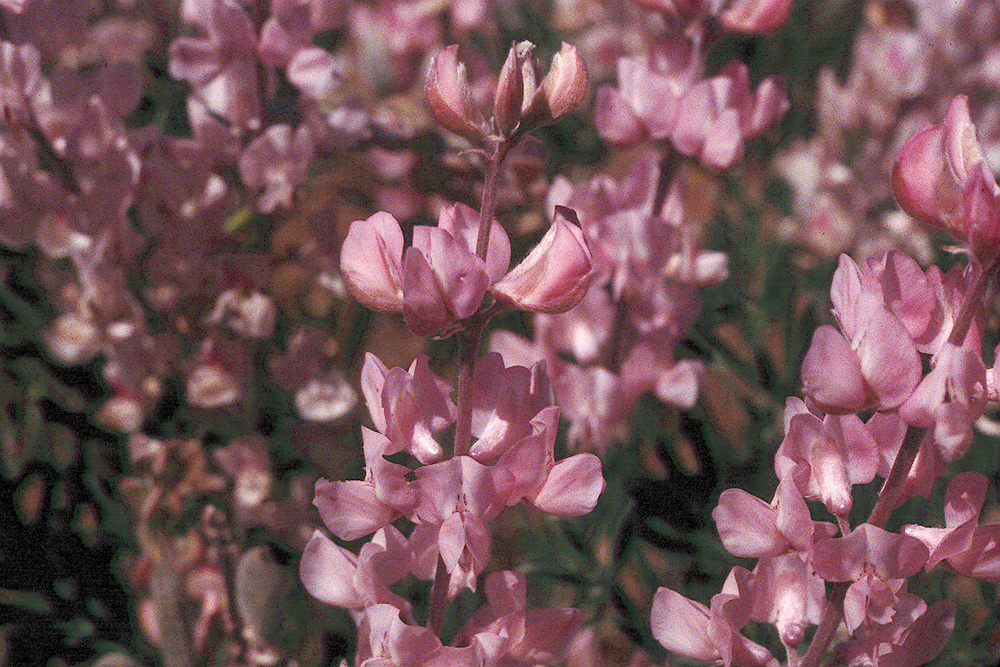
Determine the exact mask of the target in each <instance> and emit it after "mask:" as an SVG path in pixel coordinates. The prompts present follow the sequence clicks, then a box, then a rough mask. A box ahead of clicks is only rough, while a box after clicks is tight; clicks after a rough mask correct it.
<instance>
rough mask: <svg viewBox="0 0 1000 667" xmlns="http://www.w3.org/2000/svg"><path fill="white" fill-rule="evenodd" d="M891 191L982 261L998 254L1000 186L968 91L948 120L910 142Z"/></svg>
mask: <svg viewBox="0 0 1000 667" xmlns="http://www.w3.org/2000/svg"><path fill="white" fill-rule="evenodd" d="M892 189H893V193H894V194H895V195H896V200H897V201H898V202H899V205H900V206H901V207H902V208H903V210H905V211H906V212H907V213H909V214H910V215H913V216H914V217H916V218H919V219H921V220H923V221H924V222H927V223H929V224H931V225H933V226H936V227H939V228H942V229H945V230H947V231H949V232H950V233H951V234H952V235H954V236H955V237H956V238H958V239H959V240H960V241H962V242H963V243H965V244H967V245H968V248H969V250H970V251H971V252H972V254H973V256H975V257H976V258H977V259H978V260H979V261H981V262H983V263H989V262H991V261H992V260H994V259H995V258H996V256H997V252H998V251H997V247H998V240H1000V186H998V185H997V182H996V179H995V177H994V176H993V172H992V171H991V170H990V169H989V168H988V167H987V166H985V162H984V158H983V151H982V149H981V148H980V146H979V141H978V140H977V138H976V130H975V127H974V126H973V124H972V119H971V117H970V114H969V100H968V98H967V97H965V96H964V95H958V96H956V97H955V98H954V99H953V100H952V102H951V105H950V106H949V107H948V112H947V114H946V115H945V119H944V123H942V124H940V125H928V126H926V127H924V128H923V129H921V130H920V131H918V132H917V133H916V134H915V135H914V136H913V137H911V138H910V140H909V141H907V142H906V144H905V145H904V146H903V148H902V149H901V150H900V152H899V157H898V158H897V160H896V165H895V168H894V169H893V174H892Z"/></svg>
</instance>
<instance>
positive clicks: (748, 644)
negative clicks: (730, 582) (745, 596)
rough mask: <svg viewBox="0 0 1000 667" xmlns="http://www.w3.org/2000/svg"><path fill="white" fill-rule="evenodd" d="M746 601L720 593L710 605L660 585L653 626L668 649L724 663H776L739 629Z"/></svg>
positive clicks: (772, 666)
mask: <svg viewBox="0 0 1000 667" xmlns="http://www.w3.org/2000/svg"><path fill="white" fill-rule="evenodd" d="M747 607H748V606H747V603H746V602H745V601H743V600H741V599H740V598H739V597H737V596H736V595H732V594H726V593H719V594H718V595H715V596H713V597H712V604H711V607H706V606H705V605H703V604H701V603H700V602H695V601H693V600H689V599H687V598H686V597H684V596H683V595H681V594H680V593H677V592H675V591H672V590H670V589H669V588H661V589H659V590H658V591H656V595H655V596H654V597H653V609H652V618H651V623H652V630H653V636H654V637H656V641H658V642H660V644H662V645H663V647H664V648H666V649H667V650H668V651H672V652H674V653H678V654H680V655H684V656H687V657H689V658H694V659H695V660H704V661H706V662H721V663H722V664H723V665H726V667H729V666H730V665H739V666H740V667H755V666H761V667H778V661H777V660H776V659H775V658H774V657H773V656H772V655H771V653H770V651H768V650H767V649H766V648H764V647H763V646H761V645H760V644H757V643H755V642H752V641H750V640H749V639H747V638H746V637H744V636H743V635H741V634H740V633H739V631H740V629H741V628H742V627H743V625H744V624H745V623H746V621H747V620H748V611H749V610H748V608H747Z"/></svg>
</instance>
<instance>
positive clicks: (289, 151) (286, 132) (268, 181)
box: [239, 123, 316, 213]
mask: <svg viewBox="0 0 1000 667" xmlns="http://www.w3.org/2000/svg"><path fill="white" fill-rule="evenodd" d="M315 153H316V146H315V142H314V141H313V138H312V133H311V132H310V131H309V127H308V126H306V125H300V126H299V127H298V129H296V130H295V132H294V133H293V132H292V128H291V127H290V126H288V125H286V124H284V123H282V124H279V125H271V126H270V127H268V128H267V130H265V131H264V133H263V134H261V135H260V136H259V137H257V138H256V139H254V140H253V141H252V142H250V145H249V146H247V147H246V150H244V151H243V154H242V155H241V156H240V163H239V167H240V176H241V177H242V178H243V182H244V183H246V185H247V186H248V187H249V188H251V189H254V190H257V189H261V188H263V189H264V192H263V193H262V194H261V196H260V198H259V199H258V200H257V211H258V212H260V213H270V212H272V211H274V209H275V208H277V207H278V206H279V205H281V206H284V207H285V208H286V209H287V208H291V207H292V203H293V202H292V198H293V197H294V195H295V190H296V188H298V187H299V186H300V185H302V183H304V182H305V178H306V173H307V171H308V169H309V164H310V163H311V162H312V160H313V157H314V156H315Z"/></svg>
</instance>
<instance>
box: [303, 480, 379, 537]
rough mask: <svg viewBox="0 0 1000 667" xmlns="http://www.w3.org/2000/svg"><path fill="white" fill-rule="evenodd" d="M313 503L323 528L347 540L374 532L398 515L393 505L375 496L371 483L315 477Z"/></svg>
mask: <svg viewBox="0 0 1000 667" xmlns="http://www.w3.org/2000/svg"><path fill="white" fill-rule="evenodd" d="M313 505H315V506H316V508H317V509H318V510H319V514H320V517H322V519H323V523H325V524H326V527H327V528H329V529H330V531H331V532H332V533H333V534H334V535H336V536H337V537H339V538H340V539H342V540H347V541H351V540H356V539H358V538H360V537H364V536H365V535H369V534H371V533H374V532H375V531H376V530H378V529H379V528H381V527H383V526H385V525H386V524H388V523H390V522H391V521H393V520H394V519H395V518H396V517H397V516H398V515H399V513H398V512H397V511H396V509H395V508H393V507H390V506H389V505H386V504H385V503H383V502H382V501H380V500H379V499H378V498H377V497H376V495H375V487H374V486H373V485H372V484H371V483H369V482H362V481H359V480H350V481H346V482H328V481H326V480H325V479H321V480H319V481H318V482H316V497H315V498H314V499H313Z"/></svg>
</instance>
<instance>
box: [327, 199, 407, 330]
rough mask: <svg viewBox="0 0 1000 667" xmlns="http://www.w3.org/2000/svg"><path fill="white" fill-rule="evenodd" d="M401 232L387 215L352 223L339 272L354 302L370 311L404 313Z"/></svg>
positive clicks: (342, 250)
mask: <svg viewBox="0 0 1000 667" xmlns="http://www.w3.org/2000/svg"><path fill="white" fill-rule="evenodd" d="M403 244H404V241H403V230H402V229H401V228H400V226H399V222H397V221H396V219H395V218H394V217H392V216H391V215H389V214H388V213H382V212H379V213H375V214H374V215H372V216H371V217H369V218H368V219H367V220H358V221H355V222H352V223H351V227H350V230H349V231H348V232H347V236H346V237H345V238H344V244H343V246H342V247H341V250H340V270H341V273H342V274H343V276H344V282H346V283H347V288H348V289H349V290H350V291H351V294H352V295H354V298H355V299H357V300H358V301H360V302H361V303H363V304H365V305H366V306H368V307H369V308H371V309H372V310H379V311H382V312H389V313H401V312H403Z"/></svg>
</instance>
